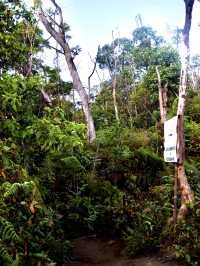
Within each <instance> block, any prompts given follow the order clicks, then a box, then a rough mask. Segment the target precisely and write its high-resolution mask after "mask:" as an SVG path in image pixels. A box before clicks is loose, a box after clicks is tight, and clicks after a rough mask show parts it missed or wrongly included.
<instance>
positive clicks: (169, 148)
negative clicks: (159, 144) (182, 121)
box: [164, 116, 177, 163]
mask: <svg viewBox="0 0 200 266" xmlns="http://www.w3.org/2000/svg"><path fill="white" fill-rule="evenodd" d="M164 139H165V142H164V147H165V150H164V160H165V162H170V163H176V162H177V151H176V146H177V116H174V117H173V118H171V119H170V120H167V121H166V122H165V123H164Z"/></svg>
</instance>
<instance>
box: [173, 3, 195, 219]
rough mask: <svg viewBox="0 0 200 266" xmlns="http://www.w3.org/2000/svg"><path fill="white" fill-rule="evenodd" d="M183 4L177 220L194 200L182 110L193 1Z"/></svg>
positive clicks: (178, 110) (178, 113)
mask: <svg viewBox="0 0 200 266" xmlns="http://www.w3.org/2000/svg"><path fill="white" fill-rule="evenodd" d="M184 2H185V25H184V28H183V31H182V43H181V44H182V54H181V74H180V84H179V99H178V108H177V117H178V123H177V133H178V134H177V135H178V137H177V154H178V162H177V179H178V183H179V187H180V193H181V207H180V209H179V212H178V217H177V218H178V220H181V219H183V218H184V216H185V215H186V214H187V204H188V203H191V202H192V201H193V200H194V194H193V192H192V190H191V188H190V185H189V183H188V180H187V177H186V174H185V168H184V160H185V140H184V110H185V98H186V86H187V76H188V68H189V56H190V47H189V33H190V28H191V22H192V9H193V5H194V0H184Z"/></svg>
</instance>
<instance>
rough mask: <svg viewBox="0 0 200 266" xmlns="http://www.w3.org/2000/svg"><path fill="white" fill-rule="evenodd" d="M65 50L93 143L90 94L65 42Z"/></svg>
mask: <svg viewBox="0 0 200 266" xmlns="http://www.w3.org/2000/svg"><path fill="white" fill-rule="evenodd" d="M63 50H64V55H65V60H66V62H67V65H68V68H69V72H70V74H71V77H72V80H73V85H74V88H75V89H76V90H77V92H78V94H79V96H80V98H81V101H82V105H83V112H84V114H85V120H86V124H87V136H88V141H89V143H92V142H93V141H94V140H95V138H96V134H95V127H94V121H93V118H92V114H91V110H90V107H89V99H88V95H87V93H86V91H85V89H84V87H83V85H82V82H81V80H80V77H79V74H78V71H77V69H76V66H75V64H74V61H73V58H72V55H71V50H70V47H69V45H68V43H65V46H64V49H63Z"/></svg>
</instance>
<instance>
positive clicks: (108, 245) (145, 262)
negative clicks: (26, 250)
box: [66, 236, 182, 266]
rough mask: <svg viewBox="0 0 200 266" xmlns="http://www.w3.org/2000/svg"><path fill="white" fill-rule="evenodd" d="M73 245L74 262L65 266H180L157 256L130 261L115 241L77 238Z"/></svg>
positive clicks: (91, 237)
mask: <svg viewBox="0 0 200 266" xmlns="http://www.w3.org/2000/svg"><path fill="white" fill-rule="evenodd" d="M73 244H74V251H73V256H74V258H75V261H74V262H68V263H67V264H66V266H95V265H96V266H182V265H181V264H178V263H177V262H176V261H174V260H170V261H168V258H167V257H161V256H159V255H157V254H155V255H154V254H151V255H148V254H144V255H142V256H139V257H137V258H133V259H130V258H128V257H127V256H126V255H125V252H124V249H123V245H122V243H121V242H120V241H116V240H105V239H104V240H102V239H97V238H96V237H95V236H90V237H82V238H79V239H77V240H75V241H74V243H73Z"/></svg>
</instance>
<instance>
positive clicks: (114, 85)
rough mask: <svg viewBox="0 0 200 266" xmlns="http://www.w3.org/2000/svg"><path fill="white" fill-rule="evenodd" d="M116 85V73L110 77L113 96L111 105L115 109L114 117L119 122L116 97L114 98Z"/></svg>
mask: <svg viewBox="0 0 200 266" xmlns="http://www.w3.org/2000/svg"><path fill="white" fill-rule="evenodd" d="M116 86H117V78H116V75H114V77H113V78H112V96H113V105H114V110H115V118H116V121H117V123H119V112H118V106H117V98H116Z"/></svg>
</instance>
